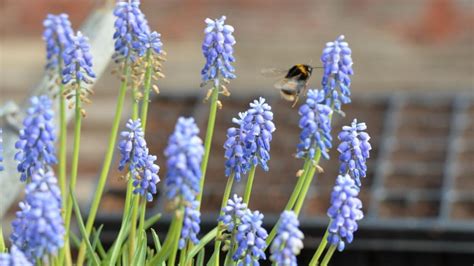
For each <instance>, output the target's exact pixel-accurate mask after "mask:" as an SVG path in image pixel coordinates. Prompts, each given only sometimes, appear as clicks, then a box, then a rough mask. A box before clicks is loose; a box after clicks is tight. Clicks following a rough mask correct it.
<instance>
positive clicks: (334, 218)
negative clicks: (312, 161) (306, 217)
mask: <svg viewBox="0 0 474 266" xmlns="http://www.w3.org/2000/svg"><path fill="white" fill-rule="evenodd" d="M358 195H359V187H357V186H356V184H355V182H354V180H353V179H352V178H351V177H350V176H349V175H347V174H346V175H339V176H338V177H337V180H336V185H335V186H334V188H333V191H332V193H331V205H330V207H329V209H328V211H327V215H328V216H329V218H331V222H330V224H329V227H328V233H329V234H328V238H327V240H328V243H329V244H331V245H334V246H336V247H337V249H338V250H339V251H343V250H344V248H345V246H346V245H347V244H349V243H351V242H352V240H353V239H354V232H355V231H357V228H358V225H357V222H358V221H359V220H361V219H362V218H363V217H364V214H363V212H362V202H361V200H360V199H359V198H358V197H357V196H358Z"/></svg>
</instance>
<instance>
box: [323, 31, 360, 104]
mask: <svg viewBox="0 0 474 266" xmlns="http://www.w3.org/2000/svg"><path fill="white" fill-rule="evenodd" d="M351 54H352V51H351V48H349V44H348V43H347V42H345V41H344V35H341V36H339V37H338V38H337V39H336V40H335V41H333V42H328V43H327V44H326V47H325V48H324V49H323V54H322V55H321V62H322V63H323V68H324V74H323V78H322V80H321V85H322V87H323V90H324V93H325V95H326V104H327V105H328V106H331V107H333V108H334V109H335V110H337V111H341V105H342V104H347V103H350V102H351V98H350V96H351V89H350V87H351V76H352V75H354V71H353V70H352V64H353V62H352V57H351Z"/></svg>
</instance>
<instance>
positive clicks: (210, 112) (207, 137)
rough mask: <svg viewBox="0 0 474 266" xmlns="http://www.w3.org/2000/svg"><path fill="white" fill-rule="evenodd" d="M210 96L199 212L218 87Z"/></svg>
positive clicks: (212, 131) (214, 119) (198, 199)
mask: <svg viewBox="0 0 474 266" xmlns="http://www.w3.org/2000/svg"><path fill="white" fill-rule="evenodd" d="M212 90H213V91H212V96H211V106H210V110H209V119H208V122H207V131H206V140H205V142H204V149H205V150H204V158H203V159H202V163H201V173H202V176H201V180H200V186H199V187H200V189H199V194H198V195H197V198H196V199H197V201H198V203H199V205H198V207H197V209H198V210H199V209H200V207H201V200H202V192H203V189H204V180H205V179H206V170H207V163H208V162H209V153H210V152H211V143H212V134H213V133H214V125H215V123H216V113H217V100H218V96H219V89H218V86H216V87H214V88H213V89H212Z"/></svg>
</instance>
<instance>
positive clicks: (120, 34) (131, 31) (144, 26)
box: [112, 0, 156, 63]
mask: <svg viewBox="0 0 474 266" xmlns="http://www.w3.org/2000/svg"><path fill="white" fill-rule="evenodd" d="M114 15H115V17H116V19H115V23H114V27H115V33H114V36H113V38H114V41H115V44H114V47H115V53H114V55H113V57H112V58H113V59H114V60H115V62H117V63H128V62H135V61H136V60H137V59H138V58H139V57H140V56H141V55H143V54H144V51H145V50H146V48H145V45H144V42H143V39H144V38H147V39H148V36H149V34H150V28H149V26H148V21H147V20H146V18H145V15H144V14H143V13H142V11H141V10H140V1H138V0H131V1H118V2H117V4H116V6H115V9H114ZM140 38H141V39H140ZM155 46H156V45H155Z"/></svg>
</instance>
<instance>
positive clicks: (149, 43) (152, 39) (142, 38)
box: [135, 31, 163, 56]
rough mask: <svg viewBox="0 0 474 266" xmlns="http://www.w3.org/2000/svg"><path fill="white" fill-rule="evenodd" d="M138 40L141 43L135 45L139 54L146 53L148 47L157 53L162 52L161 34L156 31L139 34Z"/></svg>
mask: <svg viewBox="0 0 474 266" xmlns="http://www.w3.org/2000/svg"><path fill="white" fill-rule="evenodd" d="M138 41H139V42H140V43H141V45H135V49H137V53H138V55H139V56H143V55H145V53H146V51H147V50H148V49H151V50H152V51H153V52H154V53H155V54H160V53H161V52H162V47H163V43H162V42H161V34H159V33H158V32H156V31H153V32H150V31H146V32H144V33H141V34H140V35H139V36H138Z"/></svg>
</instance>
